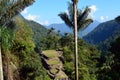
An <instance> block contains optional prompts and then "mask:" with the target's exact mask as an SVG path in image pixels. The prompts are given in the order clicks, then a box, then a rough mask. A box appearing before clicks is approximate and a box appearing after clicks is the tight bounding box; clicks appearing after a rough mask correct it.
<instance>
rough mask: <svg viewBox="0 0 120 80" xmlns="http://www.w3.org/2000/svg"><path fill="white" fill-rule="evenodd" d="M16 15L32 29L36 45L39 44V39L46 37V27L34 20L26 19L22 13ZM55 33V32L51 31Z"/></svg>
mask: <svg viewBox="0 0 120 80" xmlns="http://www.w3.org/2000/svg"><path fill="white" fill-rule="evenodd" d="M16 17H18V18H20V19H21V20H22V21H24V22H25V23H26V24H27V25H29V27H30V28H31V29H32V31H33V41H34V43H35V45H36V46H39V47H40V46H41V44H40V41H41V40H42V39H43V38H44V37H46V36H47V35H48V34H47V33H48V31H49V30H48V29H47V28H45V27H44V26H43V25H41V24H39V23H37V22H35V21H30V20H26V19H25V18H24V17H23V16H22V15H17V16H16ZM52 34H55V33H52Z"/></svg>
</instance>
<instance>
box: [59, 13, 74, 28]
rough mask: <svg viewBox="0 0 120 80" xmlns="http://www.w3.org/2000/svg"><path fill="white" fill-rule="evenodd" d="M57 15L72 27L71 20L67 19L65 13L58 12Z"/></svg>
mask: <svg viewBox="0 0 120 80" xmlns="http://www.w3.org/2000/svg"><path fill="white" fill-rule="evenodd" d="M58 16H60V18H61V19H62V20H63V21H64V22H65V24H66V25H67V26H69V27H70V28H73V24H72V22H71V20H70V19H69V17H68V15H67V13H60V14H58Z"/></svg>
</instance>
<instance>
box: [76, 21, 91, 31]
mask: <svg viewBox="0 0 120 80" xmlns="http://www.w3.org/2000/svg"><path fill="white" fill-rule="evenodd" d="M92 22H93V20H92V19H86V20H83V21H81V23H78V31H79V30H84V29H85V28H86V27H88V25H89V24H91V23H92Z"/></svg>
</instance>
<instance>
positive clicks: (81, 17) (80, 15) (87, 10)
mask: <svg viewBox="0 0 120 80" xmlns="http://www.w3.org/2000/svg"><path fill="white" fill-rule="evenodd" d="M90 11H91V9H90V8H89V7H86V8H85V9H84V10H83V11H82V12H81V13H78V15H77V22H78V23H80V22H81V21H84V19H86V18H87V17H88V15H89V13H90ZM79 12H80V11H79Z"/></svg>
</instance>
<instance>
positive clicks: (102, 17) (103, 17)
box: [100, 16, 109, 22]
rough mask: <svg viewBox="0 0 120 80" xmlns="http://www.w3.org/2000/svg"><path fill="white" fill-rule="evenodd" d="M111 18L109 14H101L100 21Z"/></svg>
mask: <svg viewBox="0 0 120 80" xmlns="http://www.w3.org/2000/svg"><path fill="white" fill-rule="evenodd" d="M108 19H109V17H108V16H100V21H102V22H103V21H107V20H108Z"/></svg>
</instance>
